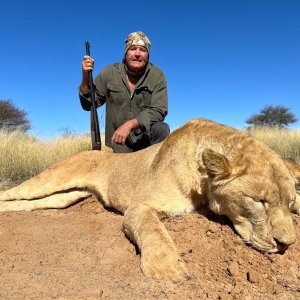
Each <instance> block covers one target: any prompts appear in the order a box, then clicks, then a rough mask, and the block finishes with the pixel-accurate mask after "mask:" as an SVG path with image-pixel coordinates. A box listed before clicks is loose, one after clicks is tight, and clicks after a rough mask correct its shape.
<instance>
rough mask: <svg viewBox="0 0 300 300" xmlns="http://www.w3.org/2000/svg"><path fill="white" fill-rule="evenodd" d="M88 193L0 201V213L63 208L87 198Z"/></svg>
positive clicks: (75, 192) (77, 192)
mask: <svg viewBox="0 0 300 300" xmlns="http://www.w3.org/2000/svg"><path fill="white" fill-rule="evenodd" d="M90 195H91V194H90V193H88V192H80V191H74V192H68V193H58V194H54V195H51V196H48V197H45V198H41V199H37V200H31V201H29V200H15V201H0V212H5V211H32V210H37V209H47V208H65V207H69V206H70V205H73V204H75V203H77V202H79V201H81V200H82V199H84V198H87V197H89V196H90Z"/></svg>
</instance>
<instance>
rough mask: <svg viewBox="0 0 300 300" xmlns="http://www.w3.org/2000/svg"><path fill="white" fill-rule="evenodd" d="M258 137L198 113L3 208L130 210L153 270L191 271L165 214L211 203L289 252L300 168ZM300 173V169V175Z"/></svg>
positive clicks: (31, 183)
mask: <svg viewBox="0 0 300 300" xmlns="http://www.w3.org/2000/svg"><path fill="white" fill-rule="evenodd" d="M296 169H297V168H296V167H295V165H293V164H290V163H285V162H284V161H283V160H282V159H281V158H280V157H279V156H278V155H277V154H276V153H275V152H274V151H272V150H271V149H269V148H268V147H267V146H266V145H264V144H263V143H261V142H258V141H257V140H255V139H254V138H253V137H250V136H248V135H246V134H245V133H242V132H239V131H237V130H235V129H232V128H229V127H227V126H224V125H221V124H218V123H215V122H212V121H209V120H205V119H195V120H192V121H190V122H188V123H187V124H185V125H184V126H182V127H180V128H179V129H177V130H176V131H174V132H173V133H172V134H171V135H170V136H169V137H168V138H167V139H166V140H165V141H164V142H163V143H161V144H157V145H153V146H151V147H149V148H147V149H144V150H142V151H138V152H135V153H131V154H114V153H110V152H99V151H89V152H82V153H80V154H78V155H76V156H73V157H71V158H68V159H66V160H64V161H62V162H59V163H57V164H55V165H54V166H53V167H51V168H49V169H48V170H46V171H44V172H42V173H41V174H40V175H38V176H36V177H34V178H32V179H30V180H28V181H26V182H24V183H23V184H21V185H19V186H17V187H15V188H13V189H11V190H8V191H5V192H2V193H1V194H0V200H1V202H0V211H9V210H34V209H44V208H62V207H67V206H69V205H71V204H74V203H76V202H78V201H79V200H80V199H82V198H85V197H88V196H89V195H92V194H93V195H95V196H96V197H97V198H98V199H99V200H100V201H101V202H102V203H103V204H104V206H107V207H112V208H114V209H116V210H118V211H120V212H122V213H124V215H125V217H124V231H125V233H126V234H127V236H128V237H129V238H130V239H131V240H132V241H134V242H135V243H136V244H137V245H138V247H139V248H140V251H141V267H142V270H143V272H144V274H145V275H146V276H149V277H152V278H157V279H172V280H178V279H181V278H183V277H188V272H187V269H186V267H185V265H184V263H183V261H182V260H181V258H180V256H179V255H178V254H177V250H176V247H175V245H174V243H173V241H172V239H171V238H170V236H169V234H168V232H167V231H166V229H165V227H164V225H163V223H162V222H161V221H160V219H161V218H163V217H168V216H175V215H181V214H184V213H187V212H190V211H193V210H195V209H197V207H199V205H208V206H209V207H210V209H212V210H213V211H214V212H215V213H217V214H221V215H226V216H227V217H228V218H229V219H230V220H231V221H232V223H233V225H234V227H235V229H236V231H237V232H238V233H239V234H240V236H241V237H242V239H243V240H244V241H245V242H246V243H248V244H250V245H252V246H253V247H255V248H256V249H258V250H262V251H268V252H278V251H284V250H285V249H286V248H287V247H288V246H289V245H291V244H293V243H294V242H295V239H296V233H295V228H294V225H293V221H292V217H291V213H290V210H289V208H290V209H291V210H293V211H294V212H297V213H299V212H300V210H299V207H300V206H299V203H300V201H299V196H298V198H296V190H295V184H296V178H297V171H296ZM298 175H299V174H298Z"/></svg>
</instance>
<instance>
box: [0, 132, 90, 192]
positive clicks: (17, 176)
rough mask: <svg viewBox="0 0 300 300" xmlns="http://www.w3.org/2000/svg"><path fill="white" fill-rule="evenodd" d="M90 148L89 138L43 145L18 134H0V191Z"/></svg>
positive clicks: (68, 138) (62, 138)
mask: <svg viewBox="0 0 300 300" xmlns="http://www.w3.org/2000/svg"><path fill="white" fill-rule="evenodd" d="M90 147H91V146H90V137H89V136H88V135H69V136H60V137H57V138H55V139H53V140H51V141H43V140H39V139H36V138H35V137H33V136H29V135H26V134H24V133H22V132H18V131H16V132H13V133H8V132H6V131H0V189H4V188H7V187H10V186H12V185H15V184H18V183H20V182H22V181H24V180H26V179H29V178H30V177H33V176H35V175H37V174H38V173H40V172H41V171H43V170H44V169H46V168H47V167H49V166H50V165H52V164H54V163H55V162H57V161H59V160H62V159H64V158H66V157H68V156H71V155H73V154H76V153H78V152H81V151H84V150H89V149H90Z"/></svg>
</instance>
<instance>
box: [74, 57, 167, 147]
mask: <svg viewBox="0 0 300 300" xmlns="http://www.w3.org/2000/svg"><path fill="white" fill-rule="evenodd" d="M94 84H95V94H96V101H97V107H99V106H101V105H103V104H104V103H106V123H105V144H106V145H107V146H109V147H111V138H112V135H113V133H114V132H115V131H116V130H117V128H119V127H120V126H121V125H122V124H124V123H125V122H126V121H128V120H131V119H133V118H136V119H137V120H138V122H139V124H140V128H141V130H142V132H144V133H147V132H150V126H151V124H152V123H154V122H158V121H163V120H164V118H165V116H166V115H167V113H168V96H167V82H166V78H165V76H164V74H163V72H162V71H161V70H160V69H159V68H158V67H156V66H155V65H153V64H151V63H149V64H148V66H147V68H146V71H145V73H144V74H143V75H142V77H141V78H140V80H139V81H138V82H137V84H136V86H135V90H134V92H133V93H132V94H131V92H130V89H129V85H128V82H127V78H126V72H125V68H124V63H123V62H121V63H115V64H112V65H108V66H107V67H106V68H104V69H103V70H102V71H101V72H100V73H99V74H98V75H97V77H96V78H95V79H94ZM79 97H80V102H81V106H82V108H83V109H84V110H90V109H91V97H90V93H89V92H87V93H84V94H82V93H79Z"/></svg>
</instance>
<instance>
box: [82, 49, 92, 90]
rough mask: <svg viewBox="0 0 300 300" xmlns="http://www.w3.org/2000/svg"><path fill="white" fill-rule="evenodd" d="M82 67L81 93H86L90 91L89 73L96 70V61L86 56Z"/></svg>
mask: <svg viewBox="0 0 300 300" xmlns="http://www.w3.org/2000/svg"><path fill="white" fill-rule="evenodd" d="M81 66H82V82H81V85H80V91H81V92H82V93H85V92H86V91H88V89H89V73H90V72H92V71H93V69H94V60H93V58H92V57H90V56H88V55H85V56H84V57H83V61H82V63H81Z"/></svg>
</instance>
